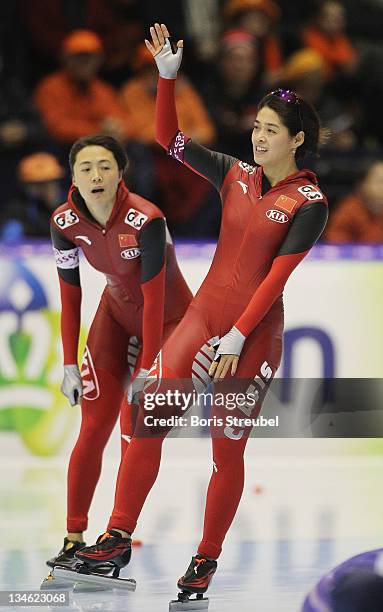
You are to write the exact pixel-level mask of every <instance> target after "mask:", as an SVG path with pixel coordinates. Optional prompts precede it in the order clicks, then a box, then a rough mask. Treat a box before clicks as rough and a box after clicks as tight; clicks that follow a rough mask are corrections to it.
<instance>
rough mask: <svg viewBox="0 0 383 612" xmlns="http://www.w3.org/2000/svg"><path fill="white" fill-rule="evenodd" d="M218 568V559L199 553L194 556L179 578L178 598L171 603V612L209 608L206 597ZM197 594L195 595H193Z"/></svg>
mask: <svg viewBox="0 0 383 612" xmlns="http://www.w3.org/2000/svg"><path fill="white" fill-rule="evenodd" d="M216 570H217V561H214V559H205V558H204V557H203V556H202V555H199V554H197V555H196V556H195V557H192V560H191V562H190V565H189V567H188V569H187V570H186V572H185V574H184V575H183V576H182V577H181V578H180V579H179V580H178V582H177V586H178V588H179V590H180V593H178V598H177V599H173V600H172V601H171V602H170V603H169V612H182V611H185V610H188V611H189V610H190V611H192V610H207V609H208V607H209V598H208V597H204V593H206V591H207V589H208V587H209V584H210V582H211V580H212V578H213V576H214V574H215V572H216ZM193 595H195V597H192V596H193Z"/></svg>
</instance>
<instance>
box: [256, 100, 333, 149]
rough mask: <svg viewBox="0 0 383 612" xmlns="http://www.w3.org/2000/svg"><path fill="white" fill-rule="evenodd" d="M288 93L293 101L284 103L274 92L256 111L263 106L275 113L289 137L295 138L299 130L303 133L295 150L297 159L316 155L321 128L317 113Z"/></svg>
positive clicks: (306, 103) (311, 107)
mask: <svg viewBox="0 0 383 612" xmlns="http://www.w3.org/2000/svg"><path fill="white" fill-rule="evenodd" d="M277 91H278V90H277ZM281 91H283V90H281ZM290 93H291V94H292V95H293V96H294V98H293V101H286V99H284V98H283V97H280V95H278V94H277V93H274V92H271V93H269V94H267V95H266V96H265V97H264V98H262V100H261V101H260V103H259V104H258V111H260V110H261V108H264V107H265V106H267V107H268V108H271V109H272V110H273V111H274V112H276V113H277V115H278V117H279V118H280V120H281V121H282V123H283V125H285V126H286V127H287V129H288V131H289V134H290V136H295V134H298V132H300V131H301V130H302V131H303V132H304V134H305V139H304V142H303V143H302V144H301V146H300V147H298V149H297V152H296V157H297V158H302V157H304V156H305V155H307V154H308V153H311V154H313V155H318V151H319V145H320V144H321V126H320V119H319V117H318V113H317V112H316V110H315V108H314V107H313V106H311V104H309V103H308V102H306V101H305V100H303V98H301V97H300V96H298V95H297V94H296V93H294V92H290Z"/></svg>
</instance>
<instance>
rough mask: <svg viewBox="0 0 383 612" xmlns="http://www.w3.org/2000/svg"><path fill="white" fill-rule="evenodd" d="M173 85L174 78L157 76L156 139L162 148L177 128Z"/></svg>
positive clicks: (175, 133) (166, 147) (166, 145)
mask: <svg viewBox="0 0 383 612" xmlns="http://www.w3.org/2000/svg"><path fill="white" fill-rule="evenodd" d="M175 85H176V79H163V78H162V77H159V78H158V86H157V100H156V139H157V142H159V144H160V145H161V146H162V147H164V149H168V147H169V145H170V143H171V142H172V140H173V139H174V138H175V136H176V135H177V132H178V130H179V128H178V119H177V109H176V103H175V93H174V90H175Z"/></svg>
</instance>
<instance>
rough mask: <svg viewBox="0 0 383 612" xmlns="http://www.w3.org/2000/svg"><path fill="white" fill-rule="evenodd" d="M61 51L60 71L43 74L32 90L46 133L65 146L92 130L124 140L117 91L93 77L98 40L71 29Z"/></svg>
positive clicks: (123, 118)
mask: <svg viewBox="0 0 383 612" xmlns="http://www.w3.org/2000/svg"><path fill="white" fill-rule="evenodd" d="M62 51H63V55H62V61H63V68H62V70H59V71H57V72H55V73H53V74H51V75H48V76H47V77H45V78H44V79H43V80H42V81H41V82H40V83H39V84H38V86H37V88H36V92H35V100H36V104H37V106H38V108H39V110H40V112H41V115H42V118H43V121H44V123H45V125H46V128H47V130H48V132H49V134H50V135H51V136H52V138H54V139H55V140H56V141H57V142H59V143H60V144H62V145H66V146H69V145H70V144H71V143H72V142H73V141H74V140H76V139H77V138H80V137H81V136H84V135H86V134H90V133H94V132H102V133H104V134H107V135H109V136H113V137H114V138H116V139H118V140H124V139H126V137H127V136H128V121H127V117H126V115H125V113H124V112H123V110H122V108H121V106H120V104H119V102H118V98H117V94H116V92H115V91H114V89H113V88H112V87H111V86H110V85H107V84H106V83H105V82H103V81H102V80H100V79H98V78H97V73H98V71H99V69H100V67H101V64H102V58H103V55H102V51H103V49H102V43H101V39H100V38H99V37H98V36H97V35H96V34H95V33H94V32H91V31H90V30H75V31H74V32H72V33H71V34H69V35H68V36H67V37H66V38H65V39H64V42H63V49H62Z"/></svg>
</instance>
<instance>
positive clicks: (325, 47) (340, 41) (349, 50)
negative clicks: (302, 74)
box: [303, 27, 357, 78]
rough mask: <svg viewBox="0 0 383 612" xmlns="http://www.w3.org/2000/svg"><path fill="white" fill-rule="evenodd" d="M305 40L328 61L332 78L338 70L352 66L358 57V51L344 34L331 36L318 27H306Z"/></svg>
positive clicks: (328, 69)
mask: <svg viewBox="0 0 383 612" xmlns="http://www.w3.org/2000/svg"><path fill="white" fill-rule="evenodd" d="M303 41H304V43H305V45H306V46H307V47H311V49H314V50H315V51H317V52H318V53H319V55H321V56H322V58H323V59H324V61H325V62H326V72H327V77H328V78H332V77H333V76H334V73H335V72H336V71H337V70H339V69H341V68H347V67H348V66H351V65H352V64H353V63H354V62H355V61H356V59H357V54H356V51H355V50H354V48H353V46H352V45H351V43H350V41H349V39H348V38H347V36H345V35H344V34H337V35H336V36H332V37H331V38H330V37H328V36H326V35H325V34H323V33H322V32H321V31H320V30H318V29H317V28H314V27H312V28H306V29H305V30H304V31H303Z"/></svg>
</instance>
